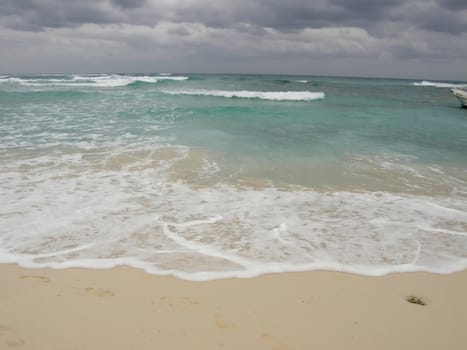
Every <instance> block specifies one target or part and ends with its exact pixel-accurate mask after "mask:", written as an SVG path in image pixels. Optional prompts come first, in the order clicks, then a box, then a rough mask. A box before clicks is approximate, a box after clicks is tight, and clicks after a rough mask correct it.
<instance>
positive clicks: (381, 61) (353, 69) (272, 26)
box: [0, 0, 467, 80]
mask: <svg viewBox="0 0 467 350" xmlns="http://www.w3.org/2000/svg"><path fill="white" fill-rule="evenodd" d="M60 72H70V73H85V72H88V73H92V72H102V73H107V72H141V73H143V72H172V73H181V72H184V73H260V74H299V75H343V76H376V77H394V78H411V79H412V78H420V79H437V80H467V0H417V1H403V0H381V1H380V0H230V1H226V0H1V1H0V73H6V74H8V73H60Z"/></svg>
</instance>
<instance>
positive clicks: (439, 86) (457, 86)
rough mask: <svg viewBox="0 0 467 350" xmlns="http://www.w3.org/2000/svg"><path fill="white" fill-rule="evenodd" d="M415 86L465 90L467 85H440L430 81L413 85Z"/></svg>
mask: <svg viewBox="0 0 467 350" xmlns="http://www.w3.org/2000/svg"><path fill="white" fill-rule="evenodd" d="M413 85H415V86H432V87H438V88H466V87H467V84H453V83H440V82H432V81H426V80H424V81H422V82H420V83H413Z"/></svg>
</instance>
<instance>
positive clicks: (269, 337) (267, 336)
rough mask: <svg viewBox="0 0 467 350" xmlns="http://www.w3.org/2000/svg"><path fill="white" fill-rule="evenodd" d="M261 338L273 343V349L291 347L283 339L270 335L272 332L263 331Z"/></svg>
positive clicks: (285, 349) (281, 349)
mask: <svg viewBox="0 0 467 350" xmlns="http://www.w3.org/2000/svg"><path fill="white" fill-rule="evenodd" d="M260 338H261V340H263V341H265V342H267V343H269V344H270V345H271V350H287V349H288V348H289V347H288V346H287V344H286V343H284V342H283V341H281V340H280V339H278V338H276V337H274V336H272V335H270V334H267V333H263V334H261V336H260Z"/></svg>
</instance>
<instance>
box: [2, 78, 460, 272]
mask: <svg viewBox="0 0 467 350" xmlns="http://www.w3.org/2000/svg"><path fill="white" fill-rule="evenodd" d="M452 87H460V88H462V87H464V88H465V87H467V82H452V81H423V80H406V79H373V78H371V79H370V78H342V77H322V76H285V75H228V74H188V73H186V74H170V73H159V74H54V75H50V74H47V75H37V74H36V75H0V165H1V166H0V263H15V264H19V265H20V266H23V267H27V268H42V267H49V268H70V267H81V268H97V269H101V268H112V267H116V266H131V267H134V268H138V269H143V270H145V271H146V272H148V273H150V274H156V275H174V276H177V277H179V278H183V279H187V280H197V281H201V280H212V279H220V278H233V277H253V276H257V275H261V274H266V273H277V272H288V271H309V270H331V271H344V272H351V273H357V274H362V275H370V276H379V275H383V274H387V273H392V272H409V271H429V272H434V273H450V272H454V271H459V270H463V269H465V268H467V110H466V109H462V108H460V104H459V102H458V101H457V100H456V98H455V97H454V96H453V95H452V94H451V93H450V92H449V88H452Z"/></svg>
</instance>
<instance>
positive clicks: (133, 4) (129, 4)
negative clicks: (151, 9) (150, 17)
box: [111, 0, 146, 9]
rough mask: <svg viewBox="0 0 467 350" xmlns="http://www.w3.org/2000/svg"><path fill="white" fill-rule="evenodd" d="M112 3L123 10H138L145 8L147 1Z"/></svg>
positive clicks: (115, 0) (117, 0)
mask: <svg viewBox="0 0 467 350" xmlns="http://www.w3.org/2000/svg"><path fill="white" fill-rule="evenodd" d="M111 2H112V3H113V4H115V5H117V6H120V7H122V8H128V9H131V8H138V7H143V6H144V4H145V2H146V0H111Z"/></svg>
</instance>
